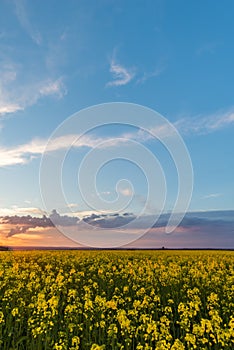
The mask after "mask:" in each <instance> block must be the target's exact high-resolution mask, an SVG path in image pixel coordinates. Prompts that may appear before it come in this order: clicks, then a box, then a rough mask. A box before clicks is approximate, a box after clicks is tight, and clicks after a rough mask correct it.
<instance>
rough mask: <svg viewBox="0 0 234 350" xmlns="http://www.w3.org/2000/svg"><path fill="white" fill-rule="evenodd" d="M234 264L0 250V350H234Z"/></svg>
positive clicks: (205, 255)
mask: <svg viewBox="0 0 234 350" xmlns="http://www.w3.org/2000/svg"><path fill="white" fill-rule="evenodd" d="M233 258H234V253H233V252H222V251H220V252H218V251H190V252H189V251H166V250H165V251H33V252H32V251H30V252H1V254H0V349H1V350H10V349H11V350H49V349H54V350H65V349H69V350H76V349H84V350H86V349H87V350H104V349H105V350H117V349H122V350H123V349H124V350H153V349H157V350H165V349H171V350H184V349H198V350H202V349H204V350H205V349H224V350H225V349H234V312H233V311H234V264H233Z"/></svg>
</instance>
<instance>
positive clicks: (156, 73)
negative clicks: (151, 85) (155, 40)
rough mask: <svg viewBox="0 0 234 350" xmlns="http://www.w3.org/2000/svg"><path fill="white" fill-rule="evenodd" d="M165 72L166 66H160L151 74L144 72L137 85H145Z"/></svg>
mask: <svg viewBox="0 0 234 350" xmlns="http://www.w3.org/2000/svg"><path fill="white" fill-rule="evenodd" d="M164 70H165V66H163V65H160V66H159V67H157V68H155V69H154V70H153V71H151V72H144V74H143V75H142V77H139V79H138V80H137V84H143V83H145V82H146V81H147V80H149V79H151V78H156V77H158V76H159V75H161V74H162V72H163V71H164Z"/></svg>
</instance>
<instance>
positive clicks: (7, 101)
mask: <svg viewBox="0 0 234 350" xmlns="http://www.w3.org/2000/svg"><path fill="white" fill-rule="evenodd" d="M0 73H2V74H1V75H4V72H0ZM6 76H7V74H5V79H3V80H1V81H0V116H3V115H5V114H9V113H14V112H17V111H20V110H24V109H25V108H26V107H28V106H31V105H33V104H35V103H37V101H38V100H39V99H41V98H44V97H47V96H55V97H57V98H59V99H60V98H62V97H63V96H64V95H65V94H66V93H67V90H66V87H65V85H64V83H63V79H62V77H60V78H58V79H54V80H53V79H43V80H39V81H37V82H36V83H34V84H31V83H28V84H27V83H26V84H22V83H21V82H15V81H13V80H15V79H12V77H13V73H12V77H10V74H8V80H7V79H6ZM15 77H16V74H15Z"/></svg>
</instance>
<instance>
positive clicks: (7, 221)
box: [0, 208, 79, 238]
mask: <svg viewBox="0 0 234 350" xmlns="http://www.w3.org/2000/svg"><path fill="white" fill-rule="evenodd" d="M28 209H29V208H28ZM18 213H19V211H18ZM78 221H79V218H78V217H71V216H67V215H60V214H59V213H57V211H56V210H55V209H54V210H53V211H52V213H51V214H50V215H49V217H47V216H46V215H43V216H42V217H33V216H31V215H27V216H19V215H14V216H9V215H8V216H4V217H2V218H1V221H0V225H5V226H6V225H13V227H12V228H11V229H10V230H9V231H8V233H7V238H9V237H12V236H14V235H16V234H22V233H26V232H29V231H30V230H32V229H36V228H37V229H38V231H39V230H40V229H41V228H48V227H55V225H58V226H65V227H67V226H75V225H76V224H77V222H78ZM33 231H35V230H33Z"/></svg>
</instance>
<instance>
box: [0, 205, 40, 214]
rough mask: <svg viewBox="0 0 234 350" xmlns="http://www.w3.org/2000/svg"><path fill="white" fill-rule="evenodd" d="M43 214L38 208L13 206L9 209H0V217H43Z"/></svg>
mask: <svg viewBox="0 0 234 350" xmlns="http://www.w3.org/2000/svg"><path fill="white" fill-rule="evenodd" d="M43 214H45V212H44V211H43V210H41V209H40V208H35V207H18V206H17V205H13V206H11V207H10V208H0V216H14V215H43Z"/></svg>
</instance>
